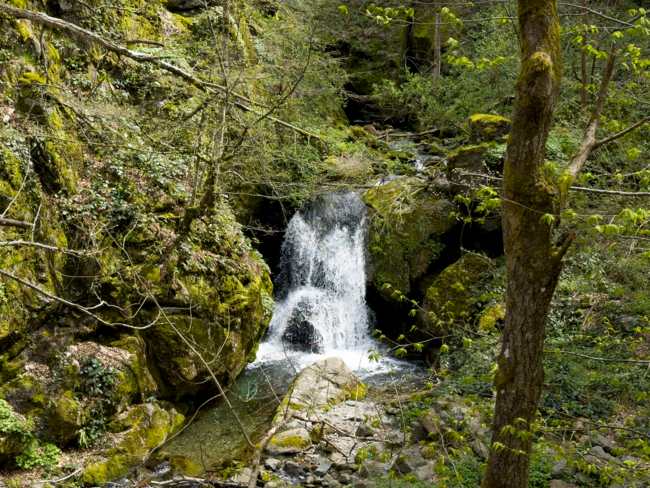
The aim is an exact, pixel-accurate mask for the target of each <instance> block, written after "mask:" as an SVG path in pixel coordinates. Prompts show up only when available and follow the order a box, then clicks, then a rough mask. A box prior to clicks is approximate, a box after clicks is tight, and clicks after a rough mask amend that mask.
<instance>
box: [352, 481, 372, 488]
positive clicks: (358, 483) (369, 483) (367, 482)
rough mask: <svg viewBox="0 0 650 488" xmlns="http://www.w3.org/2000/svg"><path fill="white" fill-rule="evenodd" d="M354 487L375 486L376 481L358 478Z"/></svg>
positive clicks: (368, 487) (370, 487)
mask: <svg viewBox="0 0 650 488" xmlns="http://www.w3.org/2000/svg"><path fill="white" fill-rule="evenodd" d="M354 488H377V482H376V481H368V480H359V481H357V482H356V483H355V484H354Z"/></svg>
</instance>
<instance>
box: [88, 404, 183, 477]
mask: <svg viewBox="0 0 650 488" xmlns="http://www.w3.org/2000/svg"><path fill="white" fill-rule="evenodd" d="M184 420H185V417H183V415H181V414H180V413H178V412H177V411H176V410H175V409H174V408H173V407H171V406H170V405H165V404H163V405H160V404H148V403H147V404H143V405H138V406H136V407H133V408H132V409H130V410H129V411H128V412H125V413H124V414H123V415H122V416H120V418H119V419H118V420H116V421H114V423H113V425H112V428H113V429H112V430H115V431H120V430H122V431H123V432H125V433H124V434H123V435H122V436H121V437H122V440H121V441H120V442H118V443H117V445H115V446H114V447H113V448H111V449H110V450H109V451H108V459H105V460H102V461H99V462H95V463H92V464H90V465H89V466H88V467H86V469H85V470H84V472H83V475H82V480H83V482H84V483H85V484H86V485H89V486H100V485H102V484H104V483H106V482H108V481H111V480H114V479H116V478H119V477H120V476H124V475H125V474H126V473H127V472H128V471H129V470H130V469H131V468H133V467H134V466H137V465H138V464H140V463H142V462H143V461H144V460H145V459H146V457H147V456H149V455H150V453H151V451H152V450H154V449H156V448H157V447H159V446H160V445H162V444H163V443H164V442H165V440H167V439H168V438H169V436H171V435H173V434H174V433H175V432H176V431H177V430H178V429H179V428H180V426H181V425H182V424H183V422H184Z"/></svg>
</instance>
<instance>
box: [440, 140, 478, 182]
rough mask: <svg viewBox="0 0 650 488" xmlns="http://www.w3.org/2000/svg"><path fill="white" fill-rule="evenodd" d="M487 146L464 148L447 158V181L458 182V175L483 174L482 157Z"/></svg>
mask: <svg viewBox="0 0 650 488" xmlns="http://www.w3.org/2000/svg"><path fill="white" fill-rule="evenodd" d="M487 150H488V146H465V147H461V148H459V149H457V150H456V151H454V152H452V153H451V154H449V156H448V157H447V179H448V180H456V181H458V174H459V173H465V172H469V173H480V172H483V170H484V167H483V164H484V162H485V160H484V156H485V153H486V152H487Z"/></svg>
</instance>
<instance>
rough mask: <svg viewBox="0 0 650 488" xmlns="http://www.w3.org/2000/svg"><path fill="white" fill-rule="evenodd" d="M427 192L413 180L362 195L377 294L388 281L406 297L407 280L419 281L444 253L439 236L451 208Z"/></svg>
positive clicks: (451, 223)
mask: <svg viewBox="0 0 650 488" xmlns="http://www.w3.org/2000/svg"><path fill="white" fill-rule="evenodd" d="M426 189H427V184H426V183H425V182H424V181H422V180H419V179H417V178H398V179H394V180H392V181H390V182H389V183H386V184H385V185H381V186H378V187H376V188H372V189H370V190H368V191H366V192H365V193H364V194H363V200H364V202H366V204H367V205H368V206H369V207H370V209H371V210H370V217H371V222H370V229H369V235H368V251H369V252H370V256H371V265H372V267H373V270H372V276H373V285H374V286H375V288H376V289H377V290H381V289H382V286H383V285H384V284H386V283H388V284H390V285H392V286H393V287H394V288H396V289H397V290H399V291H401V292H403V293H408V292H409V291H410V289H411V280H413V279H417V278H420V277H422V276H423V275H424V274H425V273H426V271H427V268H428V267H429V265H430V264H431V262H432V261H434V260H435V259H436V258H437V257H438V255H439V254H440V252H441V251H442V249H443V245H442V243H441V241H440V236H442V235H443V234H445V233H446V232H448V231H449V230H451V228H452V227H453V226H454V224H455V220H454V219H453V218H452V217H450V213H451V212H453V211H455V210H456V206H455V205H454V204H453V203H452V202H450V201H449V200H446V199H444V198H441V197H438V196H435V195H433V194H431V193H429V192H427V190H426Z"/></svg>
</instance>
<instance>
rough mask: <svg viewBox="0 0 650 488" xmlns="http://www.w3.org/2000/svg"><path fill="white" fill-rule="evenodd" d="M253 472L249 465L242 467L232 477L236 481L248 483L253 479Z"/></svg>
mask: <svg viewBox="0 0 650 488" xmlns="http://www.w3.org/2000/svg"><path fill="white" fill-rule="evenodd" d="M251 474H252V471H251V468H249V467H248V466H247V467H244V468H242V469H241V470H240V471H239V473H237V474H236V475H234V476H232V477H231V478H230V479H231V481H233V482H234V483H241V484H248V482H249V481H250V480H251Z"/></svg>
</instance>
